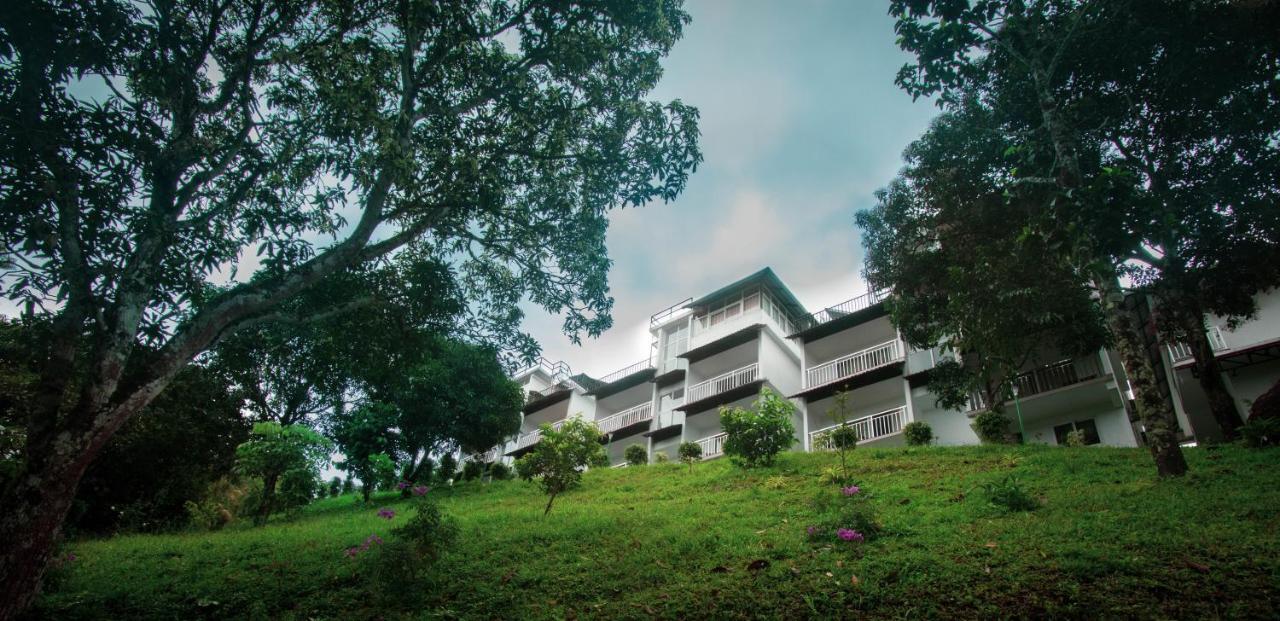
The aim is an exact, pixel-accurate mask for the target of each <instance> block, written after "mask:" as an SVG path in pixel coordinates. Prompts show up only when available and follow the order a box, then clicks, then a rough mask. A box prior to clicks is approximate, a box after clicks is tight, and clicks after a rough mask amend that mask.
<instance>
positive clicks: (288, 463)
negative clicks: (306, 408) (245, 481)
mask: <svg viewBox="0 0 1280 621" xmlns="http://www.w3.org/2000/svg"><path fill="white" fill-rule="evenodd" d="M330 447H331V444H330V443H329V441H328V440H326V439H324V438H323V437H322V436H320V434H318V433H316V432H315V431H312V430H311V429H310V428H307V427H303V426H301V425H281V424H280V423H256V424H254V426H253V431H252V432H251V433H250V435H249V440H248V441H247V442H245V443H243V444H241V445H240V446H238V447H236V465H235V468H236V471H237V472H238V473H240V474H243V475H247V476H254V477H258V478H261V479H262V481H263V491H262V498H261V501H260V502H259V503H258V504H259V508H258V511H257V515H256V516H255V517H254V521H255V523H257V524H260V525H261V524H264V523H266V521H267V518H269V517H270V516H271V513H272V512H274V511H275V510H276V509H277V508H279V507H277V503H276V499H275V493H276V485H277V483H278V482H280V480H281V479H282V478H284V477H285V476H286V474H288V475H289V478H290V479H292V480H294V481H298V480H299V479H300V478H301V476H302V475H301V474H300V473H306V474H307V475H309V476H310V477H311V478H312V479H313V480H314V478H315V477H316V476H317V475H318V474H319V469H320V467H321V466H322V465H324V464H327V463H328V462H329V449H330ZM290 473H293V474H290ZM297 497H298V496H297V495H296V494H295V495H293V496H292V497H291V498H289V499H288V500H289V501H290V502H296V501H297Z"/></svg>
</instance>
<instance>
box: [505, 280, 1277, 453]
mask: <svg viewBox="0 0 1280 621" xmlns="http://www.w3.org/2000/svg"><path fill="white" fill-rule="evenodd" d="M885 298H886V293H885V292H876V291H872V292H868V293H865V294H863V295H860V296H857V297H854V298H853V299H850V300H848V301H846V302H842V303H840V304H837V305H835V306H831V307H828V308H825V309H822V310H820V311H818V312H815V313H809V312H808V311H806V310H805V308H804V306H803V305H802V304H801V303H800V301H799V300H797V299H796V297H795V296H794V295H793V294H792V293H791V291H790V290H789V289H788V288H787V286H786V285H785V284H784V283H783V282H782V280H781V279H779V278H778V277H777V275H776V274H774V272H773V270H771V269H769V268H765V269H763V270H760V271H759V272H756V273H754V274H752V275H750V276H747V277H746V278H743V279H741V280H739V281H737V282H734V283H732V284H730V285H727V286H725V287H722V288H720V289H718V290H716V291H713V292H711V293H709V294H706V295H704V296H701V297H698V298H696V299H695V298H689V299H686V300H683V301H681V302H678V303H676V304H674V305H672V306H670V307H668V308H666V309H663V310H662V311H659V312H657V313H655V314H654V315H653V316H652V317H651V318H650V325H649V330H650V333H651V336H652V345H651V350H650V352H649V356H648V357H646V358H645V359H643V360H641V361H640V362H637V363H634V364H631V365H629V366H627V367H625V368H623V369H619V370H618V371H615V372H613V373H610V374H608V375H606V376H604V377H602V378H600V379H594V378H591V377H588V376H586V375H584V374H581V373H579V374H574V373H573V372H572V371H571V370H570V368H569V366H568V365H567V364H565V363H564V362H557V363H551V362H548V361H546V360H539V361H538V363H537V364H535V365H532V366H531V367H529V368H527V369H524V370H522V371H520V372H518V373H517V374H515V375H514V376H513V377H514V379H515V380H516V381H518V382H520V383H521V384H522V385H523V386H524V388H525V391H526V394H527V395H528V400H527V402H526V405H525V406H524V409H523V422H522V426H521V433H520V434H519V435H518V436H516V437H515V438H513V439H511V440H510V441H509V442H508V443H506V444H505V445H504V446H502V447H495V449H494V450H491V451H489V452H487V453H486V454H485V455H484V456H483V458H484V459H497V458H501V457H502V456H506V457H517V456H519V455H521V454H523V453H524V452H527V451H528V450H530V449H531V448H532V447H533V446H534V445H535V444H536V443H537V442H538V440H539V433H538V426H539V425H540V424H542V423H550V424H552V425H553V426H558V425H559V424H561V423H562V422H563V421H564V420H565V419H566V418H568V417H571V416H581V417H582V418H584V419H585V420H591V421H595V422H596V424H597V425H598V426H599V428H600V430H601V431H602V432H603V433H604V437H605V442H606V444H607V451H606V452H607V454H608V456H609V460H610V462H611V463H612V464H613V465H615V466H620V465H623V464H624V463H625V462H624V458H623V451H624V450H625V448H626V447H627V446H630V445H632V444H640V445H642V446H644V447H645V448H646V450H647V451H648V453H649V455H650V457H651V458H652V456H654V455H656V454H659V453H662V454H665V455H666V456H667V457H668V458H671V459H675V458H676V450H677V447H678V446H679V445H680V444H681V443H682V442H697V443H698V444H700V445H701V447H702V454H703V458H704V459H711V458H715V457H718V456H720V455H722V454H723V452H724V450H723V447H724V438H725V435H724V433H723V430H722V429H721V427H720V420H719V416H718V415H717V412H718V411H719V410H720V408H721V407H734V406H743V407H746V406H749V405H750V404H751V403H752V401H754V400H755V399H756V397H757V395H758V394H759V392H760V389H761V388H762V387H768V388H770V389H772V390H774V391H775V392H778V393H780V394H782V395H785V396H787V397H789V398H790V399H792V401H793V402H794V403H795V404H796V406H797V408H796V415H795V420H794V421H793V423H794V426H795V429H796V444H795V448H796V449H797V450H806V451H813V450H825V449H828V448H830V442H829V434H830V432H831V430H832V429H834V428H835V427H836V426H837V425H841V424H844V425H852V426H853V427H854V428H855V429H857V431H858V437H859V439H860V441H859V443H860V444H862V445H872V446H875V445H881V446H892V445H895V444H901V443H903V437H902V430H903V427H904V426H905V425H906V424H907V423H910V422H912V421H923V422H926V423H928V424H929V426H930V427H931V428H932V430H933V432H934V436H935V438H936V442H937V443H938V444H944V445H947V444H976V443H977V442H978V438H977V435H976V434H975V433H974V431H973V429H972V427H971V426H970V423H971V422H972V417H973V416H974V415H975V414H976V412H978V411H980V410H981V409H982V408H983V407H984V406H985V404H984V403H983V398H982V396H981V395H976V394H975V395H974V396H973V397H972V399H971V400H970V403H969V405H968V407H966V408H965V409H964V411H956V410H947V409H944V408H941V407H939V406H938V404H937V402H936V398H935V397H934V395H933V394H932V393H931V392H930V391H929V378H930V372H931V370H932V369H933V368H934V366H935V365H936V364H937V363H938V362H939V361H940V360H942V358H943V356H945V355H949V354H945V353H944V352H942V351H940V350H938V349H932V350H914V349H912V348H910V347H908V346H907V345H906V343H905V342H904V341H903V340H902V338H901V336H900V335H899V334H898V332H897V330H896V329H895V328H894V326H893V324H892V323H891V322H890V321H889V316H888V313H887V311H886V309H885V305H884V300H885ZM1260 306H1261V307H1262V310H1261V312H1260V313H1259V315H1258V317H1256V318H1255V319H1253V320H1251V321H1248V322H1245V323H1243V324H1242V325H1241V326H1239V327H1237V329H1236V330H1235V331H1234V332H1230V333H1228V332H1227V331H1226V328H1225V322H1224V321H1222V320H1221V319H1219V318H1209V320H1208V321H1209V325H1210V326H1211V329H1212V333H1213V335H1214V337H1213V338H1214V339H1215V342H1216V343H1217V344H1219V345H1220V347H1219V348H1218V349H1219V360H1220V362H1221V363H1222V365H1223V370H1224V375H1225V376H1227V379H1228V385H1229V386H1231V387H1232V389H1233V391H1234V394H1235V396H1236V397H1237V398H1238V399H1239V400H1240V402H1241V406H1242V407H1241V409H1242V411H1247V405H1248V403H1249V402H1250V401H1251V400H1252V399H1254V398H1256V397H1257V396H1258V395H1259V394H1261V393H1262V392H1263V391H1265V390H1266V389H1267V388H1269V387H1270V386H1271V384H1272V383H1273V382H1275V381H1276V378H1277V377H1278V376H1280V294H1277V293H1272V294H1269V295H1267V296H1264V297H1263V298H1261V299H1260ZM1228 334H1229V336H1228ZM1162 351H1163V354H1162V355H1163V356H1164V359H1163V362H1164V363H1165V367H1166V372H1167V376H1168V377H1167V379H1168V382H1169V384H1170V390H1171V393H1172V396H1174V397H1175V399H1174V401H1175V403H1176V404H1177V411H1178V415H1179V418H1180V421H1181V422H1182V423H1183V432H1184V434H1185V436H1186V437H1188V438H1194V437H1196V435H1197V430H1200V433H1201V434H1207V433H1211V432H1210V431H1208V430H1209V429H1210V428H1212V429H1214V430H1216V426H1214V425H1212V418H1211V417H1209V415H1208V406H1207V403H1205V400H1204V396H1203V394H1202V393H1198V390H1199V388H1198V385H1197V384H1196V382H1195V380H1194V378H1192V377H1191V376H1190V371H1189V368H1188V365H1189V356H1188V355H1187V352H1186V350H1185V348H1184V347H1181V346H1178V345H1166V346H1164V347H1163V348H1162ZM1013 386H1014V391H1013V392H1014V400H1013V402H1012V403H1011V404H1008V405H1009V406H1010V408H1009V411H1010V414H1011V415H1012V417H1011V418H1013V421H1011V422H1013V424H1015V425H1016V429H1014V430H1013V431H1014V432H1016V433H1019V434H1021V435H1023V437H1025V439H1026V440H1027V441H1029V442H1040V443H1047V444H1060V443H1063V442H1064V441H1065V439H1066V436H1067V434H1068V433H1070V432H1071V431H1075V430H1080V431H1082V432H1083V434H1084V437H1085V440H1086V442H1087V443H1091V444H1093V443H1097V444H1106V445H1112V446H1137V445H1138V444H1140V443H1141V440H1142V429H1141V426H1140V425H1138V424H1135V423H1134V422H1133V421H1134V418H1135V417H1134V416H1133V415H1132V414H1131V412H1132V405H1131V404H1130V403H1129V398H1130V397H1129V395H1130V392H1129V390H1128V388H1127V386H1128V383H1127V380H1126V379H1125V374H1124V370H1123V367H1122V365H1121V364H1120V362H1119V360H1118V358H1117V357H1116V356H1115V355H1114V354H1113V353H1112V352H1110V351H1108V350H1106V349H1101V350H1098V351H1096V352H1093V353H1091V354H1089V355H1087V356H1082V357H1067V356H1058V355H1054V353H1053V352H1050V351H1046V352H1042V353H1041V355H1040V356H1038V357H1036V359H1034V360H1033V361H1032V362H1030V363H1028V364H1027V365H1026V367H1025V368H1024V369H1023V370H1022V373H1020V374H1019V375H1018V376H1017V377H1016V378H1015V379H1014V381H1013ZM841 402H843V407H840V405H839V404H840V403H841Z"/></svg>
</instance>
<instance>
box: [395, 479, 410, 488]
mask: <svg viewBox="0 0 1280 621" xmlns="http://www.w3.org/2000/svg"><path fill="white" fill-rule="evenodd" d="M406 487H409V482H408V481H401V482H399V483H396V489H404V488H406Z"/></svg>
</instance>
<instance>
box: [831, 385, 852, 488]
mask: <svg viewBox="0 0 1280 621" xmlns="http://www.w3.org/2000/svg"><path fill="white" fill-rule="evenodd" d="M833 401H834V402H835V403H834V405H833V406H832V408H831V409H830V410H828V411H827V416H829V417H831V422H833V423H835V424H836V425H838V426H837V427H836V428H835V429H832V430H831V434H830V435H828V436H827V439H828V440H829V441H830V442H831V447H832V448H834V449H836V451H838V452H839V453H840V471H841V472H842V473H844V476H845V477H846V478H848V476H849V466H848V464H847V462H846V460H845V453H847V452H848V451H850V450H852V449H854V448H856V447H857V446H858V431H857V430H856V429H854V428H853V427H850V426H849V393H848V392H845V391H840V392H838V393H836V395H835V397H834V399H833Z"/></svg>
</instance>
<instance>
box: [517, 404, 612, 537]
mask: <svg viewBox="0 0 1280 621" xmlns="http://www.w3.org/2000/svg"><path fill="white" fill-rule="evenodd" d="M538 428H539V430H540V431H541V432H542V437H541V439H540V440H538V443H537V444H535V445H534V446H533V450H532V451H531V452H529V454H527V455H525V456H523V457H521V458H520V459H518V460H516V473H517V474H519V475H520V478H521V479H524V480H526V481H533V480H535V479H536V480H537V481H538V485H539V486H541V487H542V491H543V492H544V493H546V495H547V506H546V508H545V509H543V511H542V515H544V516H545V515H547V514H548V513H551V504H552V503H554V502H555V501H556V496H559V495H560V494H562V493H564V492H566V491H568V490H571V489H573V488H575V487H577V486H578V484H579V483H580V482H581V480H582V471H583V470H585V469H586V468H587V467H588V466H591V465H594V464H599V463H600V461H601V460H602V459H603V460H605V463H608V461H607V460H608V457H606V456H605V454H604V447H603V446H601V444H600V442H601V440H602V438H603V436H601V435H600V430H599V429H597V428H596V425H595V423H588V422H586V421H584V420H582V417H581V416H574V417H573V418H570V419H569V420H567V421H565V423H564V424H563V425H561V426H560V429H558V430H557V429H552V428H551V425H549V424H547V423H543V424H542V425H540V426H539V427H538Z"/></svg>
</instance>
